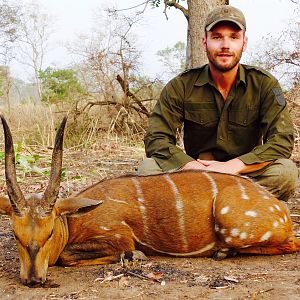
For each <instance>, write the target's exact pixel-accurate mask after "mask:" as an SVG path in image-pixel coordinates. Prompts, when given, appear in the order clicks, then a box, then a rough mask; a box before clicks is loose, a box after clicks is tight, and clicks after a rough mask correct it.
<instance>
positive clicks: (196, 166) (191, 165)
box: [180, 160, 206, 170]
mask: <svg viewBox="0 0 300 300" xmlns="http://www.w3.org/2000/svg"><path fill="white" fill-rule="evenodd" d="M180 170H206V166H205V165H204V164H202V163H201V162H200V161H198V160H193V161H190V162H188V163H187V164H185V165H184V166H183V167H181V168H180Z"/></svg>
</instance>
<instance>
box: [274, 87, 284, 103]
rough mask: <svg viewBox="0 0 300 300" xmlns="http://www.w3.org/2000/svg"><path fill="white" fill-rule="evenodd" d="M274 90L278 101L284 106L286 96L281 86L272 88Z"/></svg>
mask: <svg viewBox="0 0 300 300" xmlns="http://www.w3.org/2000/svg"><path fill="white" fill-rule="evenodd" d="M272 92H273V93H274V95H275V98H276V101H277V103H278V104H279V105H281V106H284V105H285V98H284V95H283V92H282V90H281V88H280V87H275V88H273V89H272Z"/></svg>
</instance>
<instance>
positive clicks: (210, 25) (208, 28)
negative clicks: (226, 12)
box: [205, 18, 245, 31]
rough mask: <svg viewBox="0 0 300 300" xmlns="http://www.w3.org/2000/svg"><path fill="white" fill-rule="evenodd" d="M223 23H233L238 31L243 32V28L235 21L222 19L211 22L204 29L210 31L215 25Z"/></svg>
mask: <svg viewBox="0 0 300 300" xmlns="http://www.w3.org/2000/svg"><path fill="white" fill-rule="evenodd" d="M223 21H228V22H232V23H235V24H236V25H237V26H239V27H240V29H242V30H245V26H244V25H242V24H241V23H240V22H238V21H236V20H233V19H229V18H224V19H220V20H217V21H215V22H212V23H211V24H209V25H207V26H206V28H205V29H206V31H210V30H211V29H212V28H213V27H214V26H215V25H216V24H217V23H220V22H223Z"/></svg>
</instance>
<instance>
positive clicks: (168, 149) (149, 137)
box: [144, 76, 194, 171]
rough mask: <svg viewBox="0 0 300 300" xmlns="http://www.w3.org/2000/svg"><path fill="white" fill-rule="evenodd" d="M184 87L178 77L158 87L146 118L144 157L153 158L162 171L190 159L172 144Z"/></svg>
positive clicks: (181, 117) (177, 125) (177, 126)
mask: <svg viewBox="0 0 300 300" xmlns="http://www.w3.org/2000/svg"><path fill="white" fill-rule="evenodd" d="M184 91H185V87H184V84H183V82H182V80H180V77H179V76H178V77H175V78H174V79H172V80H171V81H170V82H169V83H168V84H167V85H166V86H165V88H164V89H163V90H162V93H161V96H160V99H159V101H158V102H157V103H156V105H155V107H154V110H153V112H152V114H151V116H150V119H149V127H148V131H147V133H146V136H145V139H144V143H145V150H146V155H147V157H152V158H153V159H155V161H156V162H157V164H158V165H159V166H160V167H161V169H162V170H163V171H168V170H171V169H175V168H180V167H182V166H184V165H185V164H186V163H188V162H189V161H192V160H194V159H193V158H191V157H190V156H188V155H187V154H186V153H185V152H184V151H183V150H182V149H180V148H179V147H177V146H176V135H177V132H178V130H179V129H180V128H181V126H182V122H183V114H184V107H183V102H184V101H183V99H184Z"/></svg>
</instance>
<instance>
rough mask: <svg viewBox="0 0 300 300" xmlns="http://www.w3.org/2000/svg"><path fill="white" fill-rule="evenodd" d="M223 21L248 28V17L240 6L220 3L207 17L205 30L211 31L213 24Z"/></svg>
mask: <svg viewBox="0 0 300 300" xmlns="http://www.w3.org/2000/svg"><path fill="white" fill-rule="evenodd" d="M222 21H229V22H233V23H235V24H236V25H238V26H239V27H240V28H241V29H244V30H246V19H245V16H244V14H243V13H242V11H241V10H239V9H238V8H235V7H233V6H230V5H220V6H217V7H216V8H215V9H213V10H212V11H211V12H210V13H209V14H208V15H207V17H206V20H205V30H206V31H210V30H211V29H212V28H213V26H215V25H216V24H217V23H219V22H222Z"/></svg>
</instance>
